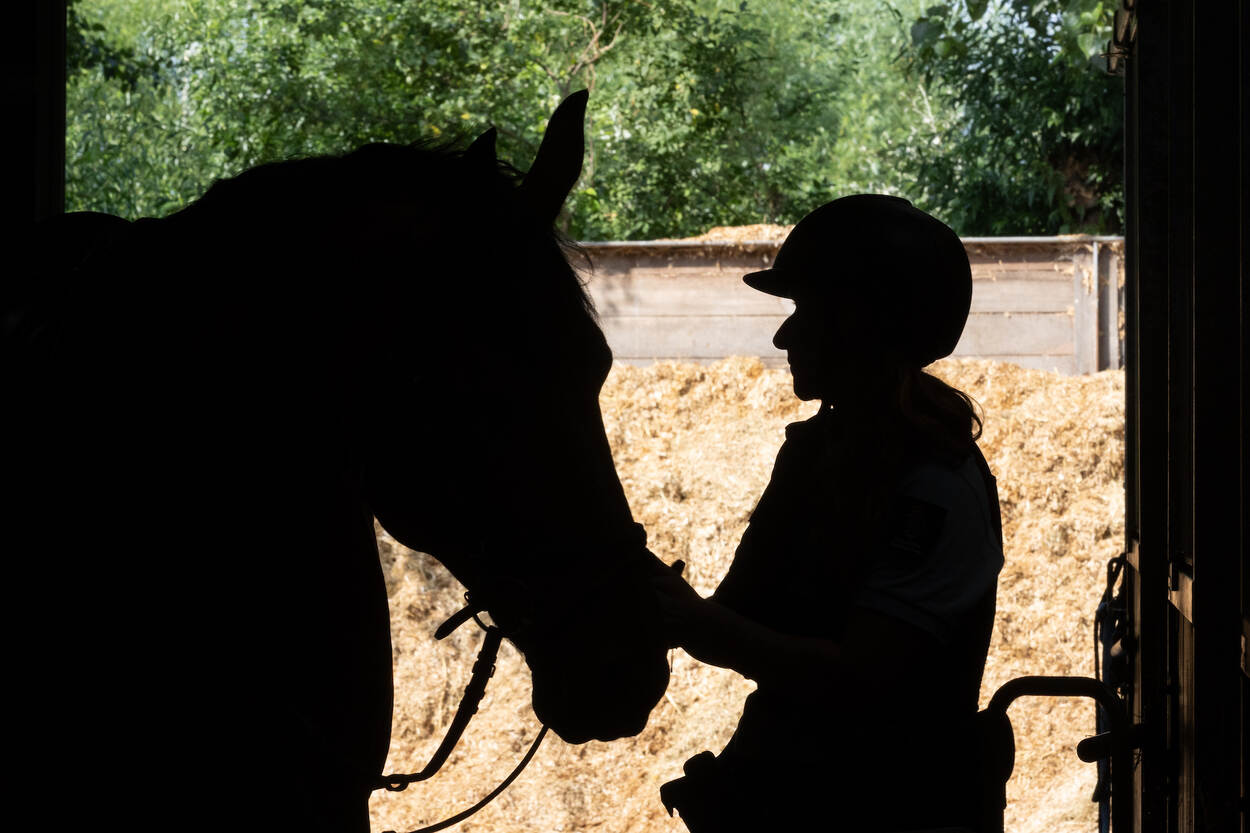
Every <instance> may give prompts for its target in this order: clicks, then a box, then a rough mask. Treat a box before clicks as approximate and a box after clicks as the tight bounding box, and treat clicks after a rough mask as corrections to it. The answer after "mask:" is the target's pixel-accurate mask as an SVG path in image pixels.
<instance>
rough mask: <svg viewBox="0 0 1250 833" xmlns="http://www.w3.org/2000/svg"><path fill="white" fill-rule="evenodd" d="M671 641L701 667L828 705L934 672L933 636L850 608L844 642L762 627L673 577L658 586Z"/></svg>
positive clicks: (661, 578) (938, 651) (935, 649)
mask: <svg viewBox="0 0 1250 833" xmlns="http://www.w3.org/2000/svg"><path fill="white" fill-rule="evenodd" d="M655 584H656V589H657V591H658V595H659V597H660V607H661V611H662V614H663V616H664V624H665V628H666V629H667V631H668V634H669V641H670V644H672V645H673V646H674V647H680V648H683V649H684V650H685V651H686V652H687V653H689V654H690V655H691V656H693V657H694V658H695V659H697V660H699V661H700V662H704V663H707V664H708V665H715V666H718V667H721V668H731V669H733V670H734V671H737V672H738V673H739V674H741V675H743V676H744V677H747V678H748V679H751V680H754V681H755V682H756V683H758V684H759V685H760V687H761V688H765V687H767V688H769V689H772V690H775V691H787V692H788V693H790V694H792V695H795V696H798V697H809V696H810V697H812V698H815V699H821V700H825V699H827V698H828V697H830V696H831V695H834V694H837V693H840V692H845V691H846V690H847V689H848V688H850V689H854V690H855V692H856V695H857V697H864V696H873V695H874V694H875V693H885V692H887V691H889V690H891V689H893V688H894V687H896V686H897V685H899V684H902V683H904V682H905V681H907V680H913V679H915V678H916V677H917V675H923V674H926V673H931V672H932V671H933V670H934V669H935V668H936V666H937V664H938V662H940V660H939V655H940V654H941V653H942V645H941V643H940V642H939V641H938V640H937V638H936V637H934V636H932V635H931V634H929V633H926V632H925V631H923V630H921V629H920V628H917V627H915V626H914V625H911V624H909V623H907V622H904V621H902V620H900V619H896V618H894V617H892V616H888V615H884V614H881V613H877V612H876V611H873V610H868V609H866V608H860V607H856V608H853V609H852V611H851V613H850V617H849V620H848V622H847V626H846V630H845V633H844V637H843V639H842V641H841V642H834V641H833V640H829V639H818V638H813V637H806V636H794V635H792V634H786V633H782V632H780V631H776V630H773V629H772V628H768V627H765V626H764V625H761V624H759V623H758V622H755V621H752V620H750V619H748V618H746V617H744V616H741V615H739V614H738V613H735V612H734V611H732V610H730V609H729V608H728V607H725V606H724V605H721V604H718V603H717V602H715V601H713V600H711V599H704V598H702V597H701V596H699V594H698V593H696V592H695V591H694V588H692V587H690V585H688V584H687V583H686V582H685V581H684V580H683V579H682V578H681V577H680V576H679V575H677V574H676V573H673V574H670V575H666V576H659V577H657V578H656V580H655Z"/></svg>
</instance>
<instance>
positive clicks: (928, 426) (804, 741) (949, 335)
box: [657, 195, 1010, 833]
mask: <svg viewBox="0 0 1250 833" xmlns="http://www.w3.org/2000/svg"><path fill="white" fill-rule="evenodd" d="M746 282H747V283H748V284H749V285H751V286H753V287H755V288H756V289H759V290H761V291H763V292H768V293H771V294H774V295H780V296H782V297H786V298H792V299H794V301H795V311H794V313H793V315H791V316H790V317H789V318H788V319H787V320H786V321H785V323H784V324H782V326H781V328H780V329H779V330H778V331H777V334H776V337H775V338H774V343H775V344H776V345H777V346H778V347H779V348H781V349H784V350H786V351H787V356H788V359H789V362H790V368H791V370H792V372H793V375H794V389H795V393H796V394H798V396H799V397H800V398H802V399H819V400H820V401H821V403H822V407H821V409H820V411H819V413H818V414H817V415H816V416H814V417H812V418H811V419H809V420H807V421H806V422H802V423H796V424H793V425H790V426H789V427H788V428H787V429H786V441H785V444H784V445H783V446H782V448H781V451H780V453H779V454H778V456H777V462H776V466H775V468H774V470H773V475H772V479H771V481H770V483H769V485H768V488H767V489H766V490H765V492H764V494H763V496H762V497H761V498H760V501H759V504H758V506H757V507H756V509H755V511H754V513H753V514H752V516H751V523H750V526H749V527H748V529H747V531H746V533H745V534H744V535H743V538H742V542H741V545H740V546H739V548H738V551H737V553H736V555H735V558H734V562H733V565H732V567H731V568H730V571H729V573H728V575H727V576H726V577H725V579H724V581H723V582H722V583H721V584H720V586H719V587H718V588H717V590H716V592H715V594H714V595H713V596H712V597H711V598H710V599H706V600H705V599H702V598H700V597H699V596H698V595H696V594H695V593H694V591H693V590H692V589H691V588H690V587H689V586H688V585H686V584H685V582H683V581H682V580H681V579H680V578H678V577H677V576H676V575H675V574H673V573H669V574H668V575H666V576H665V577H664V578H662V579H657V584H658V586H659V588H660V589H661V591H662V598H663V604H662V607H663V608H664V612H665V616H666V623H667V628H668V631H669V634H670V641H671V642H672V643H673V644H675V645H680V646H682V647H684V648H685V649H686V650H687V651H689V652H690V653H691V654H692V655H693V656H694V657H695V658H697V659H699V660H702V661H704V662H707V663H711V664H714V665H718V666H722V667H727V668H732V669H734V670H736V671H738V672H740V673H742V674H743V675H745V676H747V677H749V678H751V679H753V680H755V681H756V682H757V683H758V686H759V687H758V689H757V691H755V692H754V693H753V694H752V695H751V696H750V697H749V698H748V700H747V704H746V708H745V711H744V713H743V715H742V718H741V720H740V722H739V723H738V728H737V731H736V732H735V734H734V736H733V738H732V740H731V741H730V742H729V744H728V746H727V747H726V748H725V749H724V750H723V751H722V752H721V753H720V754H719V755H713V754H712V753H711V752H705V753H703V754H702V755H699V756H696V757H695V758H692V759H691V760H690V761H688V762H687V764H686V768H685V769H686V775H685V777H684V778H681V779H679V780H677V781H674V782H670V783H669V784H666V785H665V786H664V788H663V789H662V791H661V795H662V797H663V799H664V801H665V804H666V805H667V806H668V807H669V808H670V810H671V809H674V808H675V809H676V810H678V811H679V812H680V814H681V818H682V820H683V821H685V823H686V825H687V826H688V827H689V828H690V830H691V831H692V833H733V832H734V831H752V833H754V831H760V830H837V831H848V833H850V832H851V831H854V833H860V832H861V831H903V830H918V829H922V828H923V829H937V828H947V827H949V828H955V827H959V828H969V829H970V828H975V827H976V826H977V825H978V824H979V821H980V816H981V795H982V781H983V778H982V776H981V767H982V761H981V759H980V755H979V748H978V743H977V741H976V738H977V728H976V726H975V725H974V721H975V718H976V713H977V700H978V695H979V689H980V683H981V674H982V670H983V668H984V666H985V658H986V651H987V649H988V646H989V639H990V631H991V628H992V625H993V619H994V598H995V589H996V583H997V575H998V571H999V569H1000V568H1001V566H1002V537H1001V536H1002V532H1001V523H1000V519H999V513H998V499H997V491H996V488H995V481H994V478H993V476H992V475H991V474H990V471H989V468H988V467H987V466H986V464H985V460H984V458H983V457H982V456H981V452H980V451H979V449H978V448H977V446H976V444H975V440H976V439H977V437H979V436H980V428H981V422H980V419H979V417H978V416H977V415H976V412H975V411H974V409H973V407H972V404H971V401H970V400H969V399H968V397H967V396H966V395H964V394H962V393H961V392H959V391H956V390H954V389H953V388H950V387H948V386H947V385H945V384H944V383H943V382H941V381H939V380H938V379H936V378H935V377H933V376H930V375H928V374H926V373H924V372H923V371H922V370H921V368H922V367H924V366H925V365H927V364H929V363H930V362H932V361H934V360H935V359H937V358H940V357H942V356H945V355H948V354H949V353H950V352H951V351H952V350H953V349H954V348H955V344H956V342H957V341H958V340H959V336H960V333H961V332H962V330H963V327H964V322H965V321H966V319H967V315H968V308H969V302H970V299H971V292H972V281H971V274H970V271H969V266H968V258H967V255H966V254H965V253H964V250H963V246H962V244H961V243H960V241H959V238H958V237H956V236H955V234H954V232H953V231H951V230H950V229H949V228H947V227H946V226H944V225H942V224H941V223H939V222H938V221H937V220H935V219H933V218H932V217H929V216H928V215H926V214H923V213H922V212H920V211H918V210H917V209H915V208H913V207H912V206H911V205H910V203H907V202H906V201H905V200H901V199H897V198H892V197H884V196H878V195H858V196H854V197H846V198H843V199H840V200H836V201H834V202H832V203H829V204H827V205H825V206H822V207H821V208H819V209H817V210H816V211H814V212H812V213H811V214H809V215H808V216H807V217H806V218H804V219H803V220H802V221H801V222H800V223H799V224H798V225H797V226H796V227H795V228H794V230H793V231H792V232H791V234H790V236H789V237H788V238H787V240H786V242H785V244H784V245H783V246H782V248H781V251H780V252H779V253H778V255H777V260H776V263H775V267H774V268H772V269H769V270H766V271H764V272H759V273H755V274H752V275H748V276H746ZM1008 771H1010V770H1009V769H1008Z"/></svg>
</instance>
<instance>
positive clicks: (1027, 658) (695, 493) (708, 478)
mask: <svg viewBox="0 0 1250 833" xmlns="http://www.w3.org/2000/svg"><path fill="white" fill-rule="evenodd" d="M932 370H933V372H934V373H936V374H937V375H939V376H941V377H943V378H945V379H946V380H947V381H948V382H950V383H951V384H953V385H955V386H956V387H958V388H960V389H962V390H965V391H967V392H968V393H970V394H972V395H973V396H974V397H975V398H976V399H977V400H978V401H979V402H980V404H981V405H982V407H983V408H984V411H985V418H986V419H985V434H984V437H983V438H982V440H981V448H982V449H983V451H984V452H985V455H986V458H987V459H988V460H989V463H990V466H991V468H992V469H993V470H994V472H995V474H997V476H998V478H999V496H1000V500H1001V505H1002V512H1003V520H1004V532H1005V535H1006V541H1007V545H1006V567H1005V568H1004V570H1003V573H1002V575H1001V576H1000V579H999V590H998V616H997V620H996V622H995V633H994V640H993V643H992V645H991V647H990V655H989V661H988V664H987V666H986V671H985V683H984V685H983V687H982V694H981V703H982V706H984V705H985V704H986V703H987V702H988V700H989V697H990V695H991V694H992V693H993V692H994V690H995V689H996V688H997V687H998V686H999V685H1001V684H1002V683H1003V682H1005V681H1007V680H1008V679H1011V678H1013V677H1017V676H1020V675H1024V674H1076V675H1091V674H1092V673H1093V636H1092V627H1093V614H1094V610H1095V607H1096V605H1097V602H1098V598H1099V595H1100V593H1101V591H1102V583H1103V576H1104V568H1105V564H1106V562H1107V560H1108V559H1109V558H1111V557H1112V556H1114V555H1115V554H1116V553H1117V552H1118V551H1119V549H1120V546H1121V541H1122V538H1123V517H1124V492H1123V486H1122V481H1123V440H1124V422H1123V401H1124V389H1123V384H1124V376H1123V373H1122V372H1120V371H1106V372H1102V373H1098V374H1095V375H1091V376H1084V377H1070V376H1061V375H1058V374H1054V373H1047V372H1043V371H1035V370H1025V369H1022V368H1020V367H1018V366H1015V365H1011V364H1005V363H998V362H989V361H983V360H972V359H964V360H947V361H944V362H941V363H939V364H937V365H935V366H934V367H933V368H932ZM601 402H602V405H603V412H604V424H605V428H606V430H607V435H608V439H609V440H610V441H611V444H612V449H613V454H614V456H615V459H616V466H617V470H618V471H619V472H620V476H621V481H622V483H623V484H624V486H625V492H626V494H627V495H628V496H629V500H630V505H631V507H632V509H633V513H634V517H635V519H637V520H638V521H640V522H641V523H642V524H644V525H645V526H646V528H647V530H648V532H649V542H650V547H651V549H652V550H653V551H654V552H655V553H656V554H657V555H659V556H660V557H661V558H663V559H664V560H665V561H669V562H671V561H673V560H675V559H678V558H681V559H684V560H685V561H686V563H687V565H688V567H687V571H686V576H687V577H688V578H689V579H690V580H691V581H692V583H693V584H694V585H695V587H696V588H698V589H699V591H700V592H702V593H704V594H707V593H710V592H711V591H712V589H713V588H714V587H715V586H716V584H717V582H718V581H719V580H720V578H721V577H722V576H723V575H724V573H725V572H726V570H727V569H728V567H729V562H730V559H731V557H732V555H733V550H734V547H735V546H736V544H737V541H738V539H739V538H740V536H741V535H742V531H743V529H745V527H746V523H747V520H748V517H749V515H750V512H751V509H752V507H753V506H754V503H755V501H756V499H757V498H758V497H759V495H760V493H761V491H762V490H763V488H764V485H765V483H766V482H767V480H768V476H769V473H770V471H771V469H772V464H773V460H774V457H775V455H776V452H777V449H778V447H779V446H780V444H781V442H782V440H783V439H784V433H783V431H784V427H785V425H786V423H788V422H792V421H794V420H798V419H804V418H806V417H807V416H809V415H810V414H811V413H812V412H813V405H812V404H811V403H802V402H799V401H798V400H797V399H795V398H794V395H793V393H792V391H791V388H790V376H789V373H788V372H787V371H785V370H770V369H766V368H765V367H764V366H763V365H762V364H761V363H760V362H759V360H757V359H742V358H732V359H726V360H723V361H721V362H718V363H716V364H714V365H703V366H699V365H679V364H673V363H658V364H655V365H653V366H650V367H641V368H638V367H625V366H617V367H616V368H614V369H613V371H612V374H611V376H610V377H609V379H608V381H607V384H606V385H605V386H604V389H603V392H602V395H601ZM379 540H380V544H381V550H382V559H383V566H384V569H385V570H386V571H387V575H388V583H389V586H390V591H391V627H392V634H393V639H394V646H395V648H394V656H395V717H394V732H393V738H392V744H391V757H390V760H389V762H388V771H392V770H396V769H399V770H403V771H413V770H416V769H420V768H421V767H422V766H424V764H425V761H426V760H427V759H428V757H429V756H430V754H431V753H432V752H433V750H434V748H435V747H436V746H437V744H438V742H439V740H440V739H441V737H442V732H443V730H444V729H445V728H446V726H447V724H448V722H449V721H450V720H451V717H452V714H453V713H454V711H455V707H456V704H457V702H458V700H459V697H460V693H461V691H462V690H463V687H464V685H465V683H466V682H467V680H468V675H469V668H470V666H471V665H472V662H473V658H474V655H475V653H476V650H477V645H478V642H479V640H480V635H479V634H478V633H477V632H475V629H472V628H461V629H460V631H458V632H457V633H455V634H453V635H452V636H451V637H449V638H448V639H447V640H445V641H444V642H440V643H435V642H434V640H433V639H432V637H431V632H432V631H433V629H434V627H435V626H436V625H437V624H438V623H439V622H441V621H442V619H443V618H444V617H446V616H448V615H449V614H451V613H452V612H453V611H454V610H456V609H457V608H458V607H459V606H460V604H461V594H462V590H463V589H462V588H461V587H460V586H459V585H458V584H457V583H456V582H455V581H454V580H453V579H451V578H450V576H449V575H448V574H447V572H446V571H445V570H443V569H442V567H440V566H439V565H438V564H437V563H436V562H434V561H433V560H432V559H430V558H428V557H427V556H424V555H421V554H418V553H413V552H410V551H407V550H404V549H403V548H402V547H400V546H399V545H397V544H396V543H395V542H393V541H392V540H391V539H389V538H388V537H387V536H386V535H385V534H384V533H381V532H380V533H379ZM751 688H752V686H751V684H749V683H748V682H746V681H745V680H743V679H741V678H740V677H738V676H737V675H736V674H734V673H733V672H729V671H723V670H720V669H715V668H709V667H704V666H700V665H699V664H698V663H696V662H694V661H693V660H691V659H690V658H689V657H688V656H686V655H685V654H683V653H682V652H680V651H675V652H673V656H672V682H671V684H670V686H669V689H668V693H667V694H666V695H665V697H664V699H662V700H661V701H660V703H659V705H658V706H657V707H656V708H655V710H654V712H653V713H652V715H651V719H650V722H649V723H648V725H647V728H646V730H645V731H644V732H643V733H642V734H640V735H639V736H637V737H635V738H630V739H627V740H622V741H617V742H615V743H611V744H605V743H589V744H585V745H583V746H570V745H568V744H565V743H563V742H561V741H560V740H559V739H558V738H556V737H554V736H551V737H549V739H548V740H547V741H546V743H545V744H544V746H543V748H542V749H541V750H540V751H539V753H538V755H537V757H536V758H535V759H534V761H533V762H532V763H531V764H530V767H529V769H528V770H527V771H526V772H525V773H524V774H523V775H521V777H520V778H519V779H518V780H517V781H516V783H514V784H513V785H512V787H511V788H510V789H509V790H508V791H507V792H505V793H504V794H503V795H502V796H501V797H500V798H499V799H497V800H496V801H495V802H494V804H492V805H491V806H489V807H487V808H486V809H485V810H483V811H482V812H480V813H479V814H477V815H476V816H474V817H473V818H471V819H469V820H468V821H466V822H464V823H462V824H461V825H460V827H459V829H460V830H463V831H470V830H477V831H490V832H491V833H507V831H522V830H526V831H529V830H533V831H544V833H546V832H547V831H551V833H557V832H558V831H575V830H576V831H585V830H595V831H602V832H603V833H627V832H628V833H644V831H645V833H683V831H685V826H684V825H682V824H681V822H680V821H679V820H678V819H670V818H669V817H668V816H667V815H666V813H665V811H664V809H663V807H662V806H661V804H660V801H659V796H658V789H659V786H660V784H662V783H663V782H665V781H667V780H670V779H672V778H675V777H678V776H679V775H680V773H681V765H682V762H683V761H684V760H685V759H686V758H688V757H690V756H692V755H694V754H696V753H698V752H700V751H702V750H704V749H711V750H713V751H719V750H720V749H721V747H722V746H723V745H724V743H725V742H726V740H728V738H729V736H730V734H731V733H732V732H733V728H734V724H735V723H736V721H737V718H738V716H739V714H740V713H741V708H742V702H743V700H744V699H745V697H746V695H747V694H748V693H749V692H750V691H751ZM529 697H530V686H529V675H528V671H527V669H526V667H525V664H524V661H523V660H522V658H521V657H519V656H518V654H517V652H516V651H515V650H514V649H512V648H511V647H510V646H509V645H507V644H506V643H505V646H504V650H503V652H502V654H501V657H500V665H499V669H498V671H497V672H496V674H495V677H494V679H493V680H492V682H491V685H490V687H489V689H488V692H487V695H486V699H485V701H484V702H483V705H482V708H481V710H480V711H479V713H478V715H477V717H476V718H475V719H474V721H473V723H472V724H471V725H470V727H469V729H468V731H467V732H466V734H465V737H464V739H463V740H462V742H461V744H460V746H459V747H458V748H457V749H456V751H455V752H454V753H453V754H452V756H451V759H450V761H449V762H448V764H447V766H446V767H445V769H444V770H443V772H442V773H440V774H439V775H437V776H436V777H435V778H434V779H433V780H432V781H428V782H425V783H423V784H416V785H414V786H412V787H411V788H409V790H408V791H407V792H406V793H399V794H392V793H385V792H380V793H375V794H374V797H373V801H372V804H371V810H372V822H373V829H374V830H375V831H381V830H411V829H413V828H415V827H418V826H420V825H422V824H428V823H430V822H433V821H437V820H439V819H442V818H443V817H445V816H448V815H451V814H452V813H455V812H457V811H459V810H461V809H463V808H465V807H467V806H469V805H470V804H472V803H473V802H475V801H476V800H477V799H478V798H480V797H481V796H483V795H485V794H486V793H487V792H488V791H489V790H491V789H492V788H493V787H494V785H495V784H497V783H498V782H499V781H500V780H502V779H503V778H504V776H505V775H506V774H507V773H508V772H509V771H510V770H511V769H512V767H513V766H514V765H515V764H516V762H517V761H519V760H520V758H521V756H522V755H523V754H524V751H525V748H526V746H527V745H528V742H529V740H530V739H531V738H532V737H533V736H534V734H535V733H536V732H537V730H538V724H537V722H536V720H535V718H534V715H533V712H532V710H531V709H530V705H529ZM1011 719H1012V723H1013V726H1014V727H1015V730H1016V750H1017V760H1016V769H1015V774H1014V775H1013V777H1012V780H1011V783H1010V784H1009V786H1008V808H1007V829H1008V830H1009V831H1013V833H1041V832H1042V831H1046V833H1066V831H1072V833H1077V831H1081V833H1088V831H1092V830H1094V829H1095V827H1096V818H1097V813H1096V808H1095V805H1094V804H1092V803H1091V802H1090V801H1089V796H1090V794H1091V793H1092V791H1093V787H1094V768H1093V766H1092V765H1089V764H1083V763H1081V762H1080V761H1079V760H1078V759H1077V758H1076V754H1075V751H1074V749H1075V745H1076V743H1077V741H1079V740H1080V739H1081V738H1082V737H1085V736H1086V735H1089V734H1093V731H1094V730H1093V706H1092V705H1091V704H1090V702H1089V701H1085V700H1081V701H1071V702H1069V701H1062V700H1049V699H1033V700H1022V701H1019V702H1018V703H1017V705H1015V706H1014V707H1013V708H1012V710H1011Z"/></svg>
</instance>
